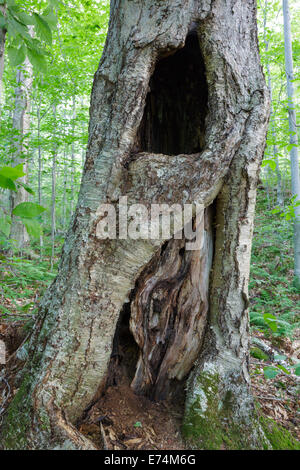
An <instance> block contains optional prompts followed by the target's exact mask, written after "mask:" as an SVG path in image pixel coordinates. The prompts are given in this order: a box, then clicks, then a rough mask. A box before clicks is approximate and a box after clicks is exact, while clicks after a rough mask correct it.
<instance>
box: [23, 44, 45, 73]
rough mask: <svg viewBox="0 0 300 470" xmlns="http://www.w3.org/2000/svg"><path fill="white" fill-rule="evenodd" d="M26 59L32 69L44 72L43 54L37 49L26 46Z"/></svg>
mask: <svg viewBox="0 0 300 470" xmlns="http://www.w3.org/2000/svg"><path fill="white" fill-rule="evenodd" d="M27 54H28V59H29V60H30V62H31V64H32V65H33V67H34V68H36V69H37V70H38V71H43V72H46V70H47V62H46V59H45V57H44V55H43V54H41V53H40V52H39V51H38V50H37V49H34V48H32V47H29V46H27Z"/></svg>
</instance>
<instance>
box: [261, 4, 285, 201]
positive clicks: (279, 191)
mask: <svg viewBox="0 0 300 470" xmlns="http://www.w3.org/2000/svg"><path fill="white" fill-rule="evenodd" d="M267 13H268V1H267V0H266V1H265V7H264V43H265V51H266V68H267V78H268V88H269V93H270V101H271V109H270V114H271V117H272V121H273V122H272V123H271V132H272V138H273V157H274V161H275V164H276V177H277V184H276V204H277V205H278V206H280V207H283V205H284V201H283V195H282V188H281V173H280V167H279V158H278V147H277V144H276V140H277V133H276V126H275V113H274V109H273V104H272V96H273V93H272V80H271V71H270V63H269V58H268V55H267V53H268V50H269V41H267V39H266V27H267ZM268 198H269V194H268Z"/></svg>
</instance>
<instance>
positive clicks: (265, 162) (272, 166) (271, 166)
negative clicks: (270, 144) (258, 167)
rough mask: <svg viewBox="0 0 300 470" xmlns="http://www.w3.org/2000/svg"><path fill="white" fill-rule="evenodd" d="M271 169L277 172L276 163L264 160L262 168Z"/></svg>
mask: <svg viewBox="0 0 300 470" xmlns="http://www.w3.org/2000/svg"><path fill="white" fill-rule="evenodd" d="M267 165H269V167H270V168H271V170H273V171H275V170H276V162H275V161H274V160H264V161H263V162H262V166H267Z"/></svg>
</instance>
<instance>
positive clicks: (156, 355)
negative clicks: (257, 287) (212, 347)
mask: <svg viewBox="0 0 300 470" xmlns="http://www.w3.org/2000/svg"><path fill="white" fill-rule="evenodd" d="M198 231H199V235H198V236H199V238H200V237H201V243H200V246H201V248H200V250H195V251H186V249H185V244H186V239H185V238H183V239H182V240H171V241H170V242H168V243H167V245H166V246H163V247H162V249H161V251H160V252H158V253H157V254H156V256H155V257H154V258H153V259H152V260H151V262H150V264H149V265H148V266H147V267H146V269H145V270H144V272H143V273H142V274H141V276H140V277H139V278H138V281H137V284H136V287H135V291H134V298H133V300H132V302H131V317H130V329H131V331H132V333H133V336H134V338H135V340H136V343H137V344H138V346H139V348H140V351H141V352H140V357H139V360H138V363H137V368H136V374H135V377H134V380H133V382H132V387H133V389H134V390H135V391H136V392H137V393H143V394H147V395H150V397H151V398H155V399H165V398H167V397H168V394H169V393H170V392H171V393H172V385H173V384H174V381H175V379H177V380H178V381H180V380H183V379H184V378H185V377H187V375H188V373H189V372H190V370H191V368H192V366H193V363H194V361H195V360H196V358H197V356H198V354H199V351H200V348H201V344H202V340H203V334H204V330H205V326H206V318H207V312H208V285H209V274H210V268H211V262H212V254H213V253H212V252H213V233H212V214H211V210H209V209H207V210H206V213H205V216H204V214H203V216H202V219H201V223H200V225H199V227H198Z"/></svg>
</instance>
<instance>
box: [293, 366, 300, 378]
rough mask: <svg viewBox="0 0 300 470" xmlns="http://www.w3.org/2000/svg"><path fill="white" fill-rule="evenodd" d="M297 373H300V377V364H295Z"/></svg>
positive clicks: (299, 374)
mask: <svg viewBox="0 0 300 470" xmlns="http://www.w3.org/2000/svg"><path fill="white" fill-rule="evenodd" d="M294 367H295V374H296V375H298V377H299V376H300V364H296V365H295V366H294Z"/></svg>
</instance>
